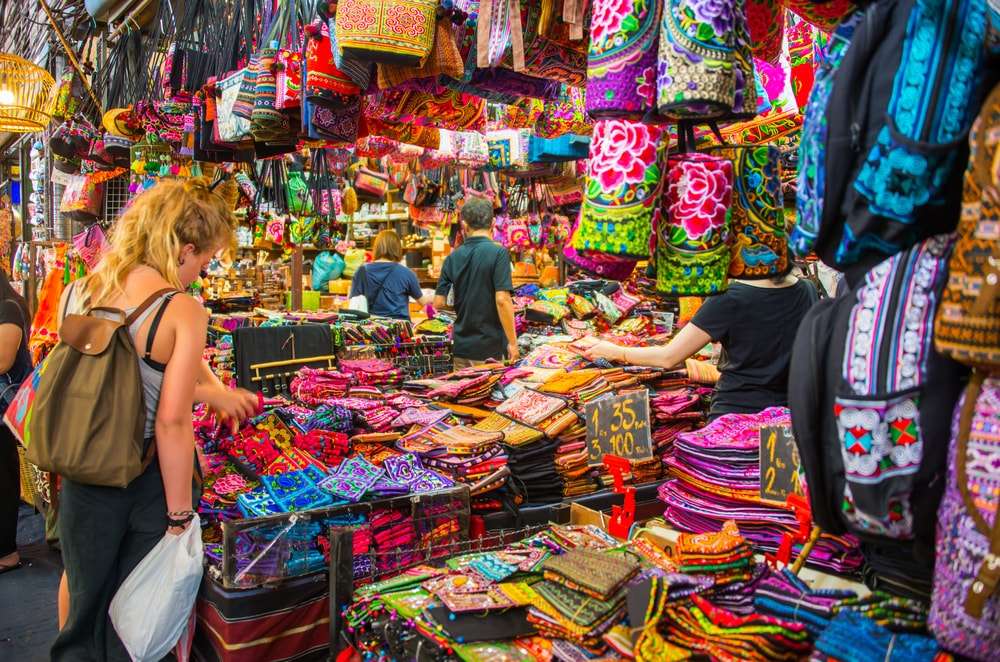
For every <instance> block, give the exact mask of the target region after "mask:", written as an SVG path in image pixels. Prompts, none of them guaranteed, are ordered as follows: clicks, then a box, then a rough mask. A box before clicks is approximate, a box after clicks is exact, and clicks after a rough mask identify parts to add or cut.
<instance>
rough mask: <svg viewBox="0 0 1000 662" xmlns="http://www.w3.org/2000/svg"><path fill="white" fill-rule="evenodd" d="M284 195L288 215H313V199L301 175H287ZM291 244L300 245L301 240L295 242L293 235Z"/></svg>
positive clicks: (293, 172) (295, 173)
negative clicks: (286, 201)
mask: <svg viewBox="0 0 1000 662" xmlns="http://www.w3.org/2000/svg"><path fill="white" fill-rule="evenodd" d="M285 195H286V196H287V198H288V213H290V214H292V215H294V216H312V215H313V214H314V213H315V212H314V209H313V199H312V196H311V195H309V185H308V184H307V183H306V180H305V175H303V173H301V172H298V171H292V172H289V173H288V182H287V184H286V187H285ZM293 228H294V224H293ZM292 243H293V244H301V243H303V242H302V241H301V240H299V241H295V238H294V235H293V238H292Z"/></svg>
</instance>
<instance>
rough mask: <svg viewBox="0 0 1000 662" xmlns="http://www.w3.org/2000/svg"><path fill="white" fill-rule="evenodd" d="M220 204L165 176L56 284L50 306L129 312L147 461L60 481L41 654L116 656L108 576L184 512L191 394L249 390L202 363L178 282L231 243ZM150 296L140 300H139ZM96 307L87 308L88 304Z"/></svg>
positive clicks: (190, 310)
mask: <svg viewBox="0 0 1000 662" xmlns="http://www.w3.org/2000/svg"><path fill="white" fill-rule="evenodd" d="M234 223H235V222H234V219H233V216H232V214H231V212H230V210H229V206H228V204H227V203H226V201H225V200H223V199H222V197H221V196H220V195H218V194H217V193H215V192H213V191H212V190H211V189H210V187H209V186H208V183H207V181H205V180H203V179H194V180H190V181H187V182H176V181H168V182H161V183H160V184H157V185H156V186H155V187H153V188H152V189H150V190H148V191H146V192H144V193H142V194H141V195H140V196H139V197H138V198H137V199H136V200H135V202H134V203H133V204H132V205H131V206H130V207H129V208H128V210H126V211H125V213H124V214H123V215H122V216H121V218H120V219H119V220H118V222H117V224H116V226H115V231H114V236H113V238H112V244H111V249H110V252H109V253H108V254H107V255H105V257H104V258H103V260H102V261H101V263H100V265H99V266H98V268H97V269H96V270H95V271H94V273H93V274H91V275H90V276H88V277H86V278H85V279H83V280H81V281H78V282H76V283H74V285H73V286H71V287H70V288H68V289H67V292H66V294H65V295H64V297H63V301H62V304H61V306H62V308H61V310H62V311H64V312H65V311H69V312H78V311H80V310H81V309H82V308H84V307H87V308H92V307H96V306H105V307H111V308H119V309H122V310H125V311H126V312H132V311H134V310H136V309H138V308H139V307H140V306H143V305H144V304H145V303H149V304H150V305H148V307H147V308H146V309H145V311H144V312H143V313H142V314H141V315H139V316H138V318H137V319H136V320H135V322H134V323H133V324H132V326H131V327H130V328H129V332H130V333H131V335H132V338H133V340H134V342H135V346H136V349H137V350H138V353H139V355H140V357H141V358H140V362H139V368H140V374H141V377H142V387H143V392H144V395H145V398H144V400H145V406H146V428H145V431H146V443H147V444H154V443H155V445H156V459H155V460H154V461H153V462H152V463H151V464H150V465H149V468H148V469H147V470H146V471H145V472H144V473H143V474H142V475H140V476H139V477H138V478H136V479H135V480H134V481H132V483H130V484H129V485H128V486H127V487H125V488H124V489H119V488H111V487H99V486H94V485H84V484H80V483H76V482H73V481H70V480H64V481H63V489H62V495H61V498H60V506H59V507H60V511H59V528H60V541H61V543H62V554H63V563H64V565H65V567H66V575H67V578H68V585H69V595H70V599H69V613H68V614H67V620H66V623H65V626H64V627H63V629H62V631H61V632H60V633H59V635H58V637H57V638H56V641H55V643H54V644H53V646H52V651H51V657H52V659H53V660H123V661H124V660H128V659H129V656H128V654H127V652H126V651H125V648H124V646H123V645H122V643H121V641H120V640H119V639H118V636H117V635H116V634H115V631H114V628H113V627H112V626H111V624H110V621H109V619H108V606H109V605H110V603H111V598H112V597H113V596H114V594H115V591H116V590H117V589H118V586H119V584H121V582H122V581H123V580H124V579H125V577H127V576H128V574H129V573H130V572H131V571H132V569H133V568H135V566H136V565H137V564H138V563H139V561H140V560H142V558H143V557H144V556H145V555H146V554H147V553H148V552H149V551H150V550H151V549H152V548H153V546H154V545H156V543H157V542H158V541H159V540H160V539H161V538H162V537H163V535H164V534H165V533H170V534H174V535H177V534H180V533H181V532H183V531H184V530H185V529H186V528H187V527H188V526H190V524H191V521H192V519H193V516H194V513H193V507H194V505H195V498H196V494H197V493H196V489H195V480H194V479H195V476H194V466H195V451H194V430H193V427H192V423H191V408H192V404H193V403H194V401H195V399H196V398H197V399H199V400H205V401H210V402H214V403H215V406H216V407H217V409H219V410H221V411H228V412H230V413H231V415H233V416H235V417H239V416H242V415H245V413H247V409H248V408H249V407H250V404H249V399H250V396H249V394H247V393H245V392H227V391H225V390H224V389H222V388H221V386H220V385H219V384H218V382H217V380H214V379H212V378H211V377H210V373H209V374H206V372H208V371H207V370H206V367H205V366H204V363H203V361H202V354H203V352H204V349H205V334H206V327H207V323H208V318H207V315H206V314H205V310H204V309H203V308H202V307H201V305H200V304H199V303H198V302H197V301H196V300H195V299H193V298H191V297H189V296H188V295H186V294H183V291H184V290H185V289H187V287H188V286H190V285H191V283H193V282H194V281H195V280H196V279H197V278H198V277H199V274H200V272H201V271H202V270H203V269H204V268H205V267H206V265H207V264H208V262H209V260H211V259H212V257H213V256H214V255H215V254H216V253H218V252H219V251H220V250H222V249H224V248H227V247H229V246H230V245H231V244H232V242H233V229H234ZM150 302H151V303H150ZM95 314H97V313H95Z"/></svg>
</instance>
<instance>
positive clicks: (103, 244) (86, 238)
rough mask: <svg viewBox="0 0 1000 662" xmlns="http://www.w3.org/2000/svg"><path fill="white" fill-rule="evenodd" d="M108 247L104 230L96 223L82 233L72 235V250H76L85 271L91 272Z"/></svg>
mask: <svg viewBox="0 0 1000 662" xmlns="http://www.w3.org/2000/svg"><path fill="white" fill-rule="evenodd" d="M110 247H111V245H110V244H109V243H108V238H107V236H106V235H105V234H104V230H103V229H101V226H100V225H98V224H97V223H94V224H93V225H90V226H88V227H87V229H86V230H84V231H83V232H79V233H77V234H75V235H73V248H75V249H76V252H77V254H78V255H79V256H80V259H82V260H83V263H84V264H86V265H87V269H89V270H91V271H93V269H94V268H95V267H96V266H97V263H98V262H100V261H101V258H102V257H103V256H104V254H105V253H106V252H107V251H108V249H109V248H110Z"/></svg>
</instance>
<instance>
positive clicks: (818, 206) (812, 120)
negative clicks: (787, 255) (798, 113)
mask: <svg viewBox="0 0 1000 662" xmlns="http://www.w3.org/2000/svg"><path fill="white" fill-rule="evenodd" d="M864 15H865V14H864V12H857V13H855V14H853V15H851V16H850V17H848V18H847V19H846V20H845V21H844V22H843V23H841V24H840V25H839V26H838V27H837V29H836V30H835V31H834V32H833V34H831V35H830V39H829V41H828V42H827V44H826V47H825V48H823V49H822V50H821V55H820V56H819V63H818V65H817V67H816V72H815V74H814V76H813V87H812V92H811V93H810V94H809V101H808V103H807V104H806V108H805V112H804V115H805V117H804V118H803V120H802V132H801V133H800V134H799V135H800V138H799V170H798V182H797V187H796V190H795V208H796V222H795V227H794V228H792V232H791V235H790V237H789V242H788V243H789V247H790V248H791V250H792V252H793V253H795V255H797V256H799V257H806V256H807V255H809V253H810V252H811V251H812V249H813V246H814V245H815V244H816V236H817V235H818V234H819V228H820V222H821V221H822V219H823V205H824V203H825V197H824V194H825V175H826V158H825V152H824V148H825V145H826V132H827V124H826V106H827V102H828V101H829V99H830V91H831V90H832V89H833V78H834V75H835V74H836V73H837V69H838V67H840V63H841V62H842V61H843V59H844V54H845V53H847V49H848V48H849V47H850V45H851V38H852V37H853V36H854V29H855V27H857V25H858V23H860V21H861V19H862V17H864Z"/></svg>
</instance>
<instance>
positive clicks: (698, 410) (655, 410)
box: [649, 386, 705, 464]
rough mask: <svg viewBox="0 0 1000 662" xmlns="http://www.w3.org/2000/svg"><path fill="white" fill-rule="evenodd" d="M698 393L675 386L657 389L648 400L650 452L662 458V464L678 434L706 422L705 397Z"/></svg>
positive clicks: (694, 428)
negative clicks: (651, 447)
mask: <svg viewBox="0 0 1000 662" xmlns="http://www.w3.org/2000/svg"><path fill="white" fill-rule="evenodd" d="M700 390H701V389H696V388H693V387H690V386H682V387H680V388H676V387H675V388H672V389H669V390H659V391H657V392H656V394H654V395H651V396H650V398H649V414H650V417H651V418H652V419H653V420H652V421H650V423H651V425H652V429H653V433H652V441H653V449H654V450H653V453H654V454H655V455H656V456H657V457H658V458H663V462H664V464H665V463H666V457H667V456H668V455H669V454H670V451H671V449H672V447H673V442H674V439H676V438H677V435H679V434H680V433H682V432H689V431H691V430H696V429H698V428H700V427H702V425H704V423H705V408H704V398H703V397H702V394H701V393H700V392H699V391H700Z"/></svg>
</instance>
